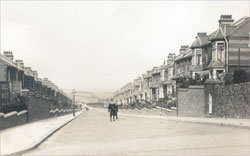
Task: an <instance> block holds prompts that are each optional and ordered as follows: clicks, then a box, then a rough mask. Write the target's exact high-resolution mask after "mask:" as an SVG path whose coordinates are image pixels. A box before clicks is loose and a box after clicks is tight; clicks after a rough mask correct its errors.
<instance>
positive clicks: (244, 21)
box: [209, 17, 250, 41]
mask: <svg viewBox="0 0 250 156" xmlns="http://www.w3.org/2000/svg"><path fill="white" fill-rule="evenodd" d="M249 27H250V18H249V17H243V18H241V19H240V20H238V21H236V22H234V23H232V24H231V25H226V27H225V30H224V28H222V27H219V28H218V29H217V30H216V31H215V32H213V33H211V34H210V37H209V40H211V41H213V40H223V39H224V35H225V32H224V31H226V37H247V38H248V37H249Z"/></svg>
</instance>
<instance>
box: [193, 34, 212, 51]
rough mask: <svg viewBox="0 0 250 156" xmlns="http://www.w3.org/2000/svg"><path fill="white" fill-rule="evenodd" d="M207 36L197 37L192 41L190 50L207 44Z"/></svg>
mask: <svg viewBox="0 0 250 156" xmlns="http://www.w3.org/2000/svg"><path fill="white" fill-rule="evenodd" d="M208 38H209V36H208V35H205V36H197V37H196V38H195V40H194V42H193V43H192V44H191V46H190V47H191V48H198V47H202V46H204V45H207V44H208Z"/></svg>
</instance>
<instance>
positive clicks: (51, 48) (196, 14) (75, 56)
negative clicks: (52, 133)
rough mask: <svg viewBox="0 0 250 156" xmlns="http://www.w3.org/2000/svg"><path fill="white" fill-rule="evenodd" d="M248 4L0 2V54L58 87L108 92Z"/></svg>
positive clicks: (245, 9) (246, 8)
mask: <svg viewBox="0 0 250 156" xmlns="http://www.w3.org/2000/svg"><path fill="white" fill-rule="evenodd" d="M222 14H231V15H232V16H233V19H234V20H238V19H240V18H241V17H243V16H249V1H93V2H90V1H1V16H0V17H1V46H0V47H1V49H0V51H1V53H3V51H12V52H13V54H14V59H23V60H24V64H25V66H27V67H28V66H29V67H31V68H32V69H33V70H37V71H38V74H39V77H40V78H45V77H46V78H49V79H50V80H51V81H52V82H54V83H55V84H56V85H58V86H59V88H62V89H73V88H74V89H81V90H96V89H97V90H106V91H115V90H118V89H119V88H121V87H122V86H124V85H125V84H127V83H128V82H131V81H133V80H134V79H136V78H137V77H139V76H141V75H142V74H143V73H145V72H146V71H147V70H151V69H152V68H153V67H154V66H160V65H162V64H163V61H164V59H166V58H167V56H168V53H176V54H179V49H180V46H181V45H190V44H191V43H192V42H193V41H194V39H195V36H196V34H197V32H207V33H208V34H210V33H212V32H213V31H215V30H216V29H217V28H218V25H219V24H218V20H219V18H220V15H222Z"/></svg>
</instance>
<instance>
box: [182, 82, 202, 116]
mask: <svg viewBox="0 0 250 156" xmlns="http://www.w3.org/2000/svg"><path fill="white" fill-rule="evenodd" d="M177 99H178V103H177V114H178V116H188V117H204V116H205V91H204V86H202V85H197V86H189V87H188V88H187V89H184V88H178V89H177Z"/></svg>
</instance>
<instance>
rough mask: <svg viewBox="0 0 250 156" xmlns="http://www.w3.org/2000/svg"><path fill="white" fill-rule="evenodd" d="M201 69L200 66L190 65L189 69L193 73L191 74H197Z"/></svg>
mask: <svg viewBox="0 0 250 156" xmlns="http://www.w3.org/2000/svg"><path fill="white" fill-rule="evenodd" d="M202 69H203V67H202V66H201V65H192V66H191V67H190V71H193V72H199V71H202Z"/></svg>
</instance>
